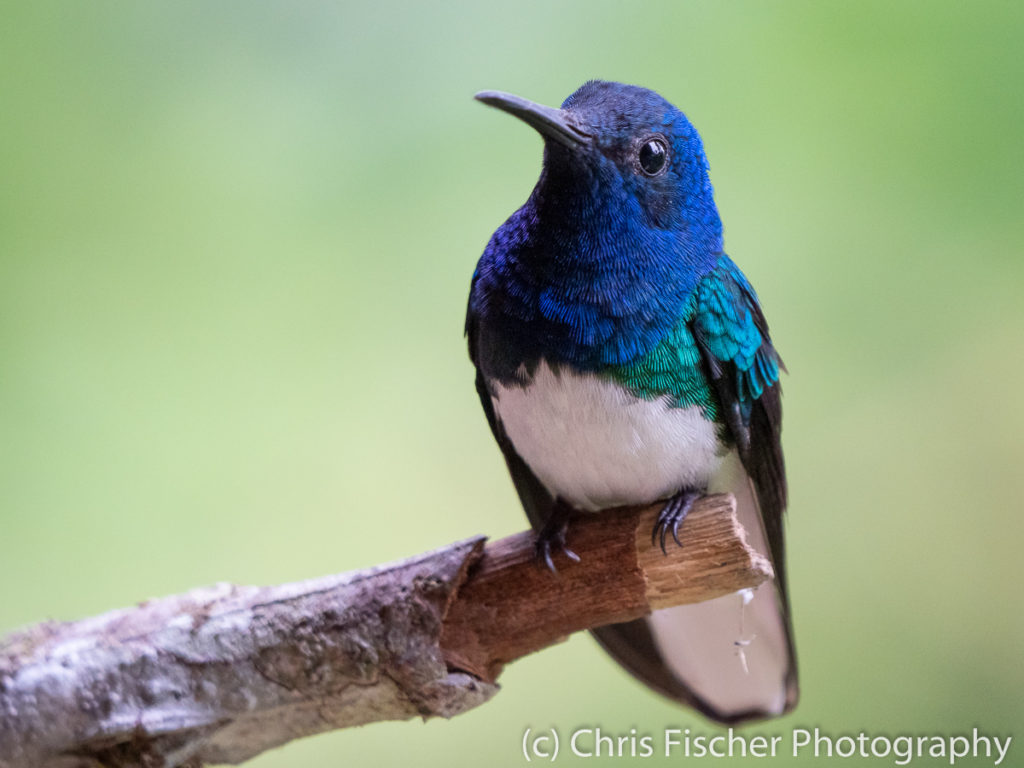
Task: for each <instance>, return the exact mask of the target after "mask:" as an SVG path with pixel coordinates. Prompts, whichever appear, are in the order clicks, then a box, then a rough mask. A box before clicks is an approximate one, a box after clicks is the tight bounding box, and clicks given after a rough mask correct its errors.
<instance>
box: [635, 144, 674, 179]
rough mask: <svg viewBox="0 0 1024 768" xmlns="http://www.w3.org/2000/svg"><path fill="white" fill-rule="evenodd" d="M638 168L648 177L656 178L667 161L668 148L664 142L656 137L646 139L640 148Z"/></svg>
mask: <svg viewBox="0 0 1024 768" xmlns="http://www.w3.org/2000/svg"><path fill="white" fill-rule="evenodd" d="M638 159H639V160H640V168H641V169H642V170H643V172H644V173H646V174H647V175H648V176H656V175H657V174H658V173H660V172H661V170H662V169H663V168H664V167H665V161H666V160H668V146H666V144H665V140H664V139H661V138H659V137H657V136H654V137H652V138H650V139H647V141H645V142H644V143H643V146H642V147H640V156H639V158H638Z"/></svg>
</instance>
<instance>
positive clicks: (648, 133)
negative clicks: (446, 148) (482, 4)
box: [476, 80, 721, 252]
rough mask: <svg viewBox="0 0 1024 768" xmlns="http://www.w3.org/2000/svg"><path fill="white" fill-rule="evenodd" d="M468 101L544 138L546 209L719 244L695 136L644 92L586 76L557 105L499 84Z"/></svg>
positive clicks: (692, 244) (675, 113) (598, 223)
mask: <svg viewBox="0 0 1024 768" xmlns="http://www.w3.org/2000/svg"><path fill="white" fill-rule="evenodd" d="M476 98H477V99H478V100H480V101H482V102H484V103H485V104H488V105H490V106H493V107H497V108H498V109H501V110H503V111H505V112H508V113H510V114H512V115H515V116H516V117H518V118H520V119H521V120H523V121H524V122H526V123H528V124H529V125H531V126H533V128H535V129H536V130H537V131H538V132H539V133H540V134H541V136H542V137H543V138H544V142H545V151H544V172H543V174H542V175H541V178H540V181H539V182H538V185H537V188H536V190H535V192H534V197H535V203H536V204H537V205H538V207H539V208H540V209H542V211H543V210H546V211H548V212H549V215H550V216H552V217H555V218H561V219H564V220H565V221H567V222H569V223H573V224H575V226H586V227H590V228H593V227H598V228H601V229H603V230H606V231H614V232H615V233H617V235H621V234H622V233H623V230H629V231H633V232H634V233H635V232H637V231H646V232H647V233H650V234H651V235H654V234H655V233H675V234H676V235H677V236H680V237H682V238H684V239H685V240H686V241H687V242H686V249H687V250H690V249H699V250H702V251H705V252H706V251H707V250H710V251H712V252H718V251H720V250H721V220H720V219H719V216H718V211H717V209H716V207H715V202H714V196H713V192H712V188H711V182H710V180H709V177H708V162H707V158H706V156H705V154H704V145H703V143H702V142H701V139H700V135H699V134H698V133H697V131H696V129H695V128H694V127H693V125H691V124H690V121H689V120H687V118H686V116H685V115H684V114H683V113H682V112H680V111H679V110H678V109H677V108H676V107H674V106H673V105H672V104H670V103H669V102H668V101H666V100H665V99H664V98H662V97H661V96H659V95H658V94H657V93H655V92H654V91H650V90H647V89H646V88H640V87H637V86H634V85H624V84H622V83H613V82H606V81H602V80H591V81H589V82H587V83H585V84H584V85H583V86H581V87H580V88H579V89H578V90H577V91H576V92H575V93H573V94H572V95H571V96H569V98H567V99H566V100H565V101H564V102H563V104H562V106H561V108H560V109H555V108H553V107H546V106H543V105H540V104H536V103H534V102H532V101H528V100H527V99H523V98H520V97H518V96H513V95H511V94H507V93H502V92H500V91H482V92H481V93H478V94H477V95H476ZM549 226H550V224H549Z"/></svg>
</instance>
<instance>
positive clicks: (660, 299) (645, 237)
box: [466, 80, 798, 723]
mask: <svg viewBox="0 0 1024 768" xmlns="http://www.w3.org/2000/svg"><path fill="white" fill-rule="evenodd" d="M476 98H477V99H479V100H480V101H482V102H484V103H485V104H489V105H490V106H493V107H497V108H498V109H501V110H503V111H505V112H508V113H510V114H512V115H515V116H516V117H518V118H519V119H521V120H523V121H524V122H526V123H527V124H529V125H530V126H532V127H533V128H535V129H536V130H537V131H538V132H539V133H540V134H541V136H542V137H543V139H544V164H543V170H542V172H541V175H540V179H539V180H538V182H537V185H536V186H535V187H534V189H533V192H532V193H531V195H530V197H529V199H528V200H527V201H526V203H525V204H524V205H523V206H522V207H521V208H519V210H517V211H516V212H515V213H513V214H512V215H511V216H510V217H509V219H508V220H507V221H506V222H505V223H504V224H502V225H501V226H500V227H499V228H498V230H497V231H496V232H495V233H494V235H493V236H492V237H491V239H490V242H489V243H488V244H487V247H486V249H485V250H484V253H483V256H482V257H481V258H480V261H479V263H478V265H477V268H476V272H475V273H474V275H473V281H472V287H471V289H470V297H469V308H468V312H467V318H466V333H467V335H468V338H469V349H470V357H471V358H472V360H473V363H474V364H475V365H476V369H477V378H476V387H477V391H478V393H479V395H480V400H481V402H482V403H483V408H484V411H485V412H486V415H487V420H488V422H489V423H490V426H491V429H492V431H493V433H494V436H495V438H496V439H497V441H498V444H499V445H500V446H501V450H502V452H503V453H504V455H505V460H506V462H507V464H508V468H509V471H510V472H511V474H512V478H513V481H514V483H515V486H516V489H517V491H518V493H519V497H520V499H521V501H522V504H523V506H524V507H525V510H526V514H527V515H528V517H529V518H530V521H531V523H532V524H533V526H534V528H535V529H537V531H538V539H537V550H538V556H539V557H540V558H541V559H542V560H544V561H545V562H547V564H548V565H549V567H552V568H554V564H553V560H552V553H553V552H554V553H555V554H557V553H558V551H559V550H562V551H564V552H565V554H566V555H568V556H569V557H570V558H575V555H574V554H573V553H572V552H571V551H570V550H568V549H567V547H566V539H565V536H566V529H567V525H568V520H569V516H570V515H571V514H573V513H575V512H577V511H591V512H593V511H598V510H601V509H606V508H609V507H614V506H621V505H634V504H647V503H651V502H654V501H657V500H662V499H664V500H667V503H666V505H665V507H664V510H663V511H662V513H661V515H660V517H659V519H658V523H657V527H656V528H655V530H654V532H653V536H655V537H656V538H660V541H661V545H662V547H663V548H664V546H665V542H666V536H668V535H670V536H671V537H672V538H674V539H675V540H676V542H677V543H678V542H679V541H680V540H679V525H680V523H681V522H682V521H683V519H684V518H685V516H686V513H687V511H688V510H689V509H690V506H691V505H692V503H693V502H694V500H695V499H697V498H698V497H699V496H700V495H702V494H704V493H707V492H731V493H733V494H734V495H735V496H736V499H737V502H738V509H739V516H740V520H741V522H742V523H743V525H744V527H745V528H746V529H747V531H748V533H749V535H750V537H751V542H752V543H753V544H754V546H755V547H757V548H758V549H760V550H761V551H762V552H763V553H764V554H766V555H767V556H769V557H770V558H771V560H772V561H773V564H774V566H775V569H776V574H777V577H776V580H775V581H774V583H769V584H766V585H763V586H762V587H761V588H759V589H758V590H756V591H755V592H754V593H753V595H752V596H751V594H750V593H749V591H748V592H746V593H737V594H734V595H728V596H725V597H720V598H717V599H715V600H710V601H707V602H704V603H700V604H697V605H691V606H684V607H680V608H672V609H667V610H661V611H656V612H655V613H654V614H652V615H651V616H649V617H648V618H646V619H641V620H637V621H632V622H628V623H625V624H616V625H611V626H607V627H603V628H600V629H597V630H595V632H594V634H595V635H596V637H597V639H598V641H599V642H600V643H601V645H602V646H604V648H605V649H606V650H607V651H608V652H609V653H611V655H612V656H614V657H615V658H616V659H617V660H618V661H619V663H621V664H622V665H623V666H624V667H625V668H626V669H628V670H629V671H630V672H632V673H633V674H634V675H635V676H636V677H638V678H639V679H641V680H642V681H644V682H645V683H647V684H648V685H649V686H650V687H652V688H654V689H655V690H657V691H659V692H661V693H662V694H664V695H666V696H669V697H671V698H673V699H675V700H677V701H679V702H681V703H683V704H686V705H689V706H692V707H694V708H696V709H697V710H699V711H700V712H702V713H704V714H705V715H706V716H708V717H710V718H713V719H715V720H718V721H721V722H726V723H734V722H739V721H743V720H749V719H754V718H765V717H773V716H776V715H780V714H783V713H784V712H786V711H788V710H790V709H791V708H792V707H793V706H794V705H795V703H796V700H797V696H798V688H797V673H796V662H795V656H794V650H793V641H792V632H791V625H790V619H789V604H788V599H787V596H786V585H785V580H784V552H783V530H782V516H783V510H784V508H785V506H786V478H785V468H784V466H783V457H782V447H781V444H780V440H779V434H780V426H781V423H780V422H781V405H780V388H779V370H780V368H781V367H782V362H781V360H780V359H779V356H778V354H777V353H776V351H775V349H774V348H773V347H772V343H771V340H770V338H769V336H768V325H767V323H766V322H765V319H764V315H763V314H762V312H761V307H760V305H759V304H758V300H757V296H756V294H755V293H754V289H753V288H751V286H750V284H749V283H748V282H747V280H746V278H745V277H744V276H743V273H742V272H740V270H739V268H738V267H737V266H736V265H735V264H734V263H733V262H732V260H731V259H730V258H729V257H728V256H727V255H725V253H724V252H723V250H722V222H721V219H720V218H719V215H718V210H717V208H716V206H715V201H714V196H713V193H712V188H711V182H710V180H709V177H708V161H707V158H706V157H705V153H704V147H703V144H702V142H701V139H700V136H699V135H698V134H697V131H696V130H695V129H694V127H693V126H692V125H691V124H690V122H689V120H688V119H687V118H686V116H685V115H684V114H683V113H682V112H680V111H679V110H678V109H677V108H676V107H674V106H672V104H670V103H669V102H667V101H666V100H665V99H663V98H662V97H661V96H659V95H658V94H657V93H654V92H653V91H650V90H647V89H645V88H639V87H636V86H632V85H623V84H621V83H613V82H604V81H599V80H592V81H590V82H588V83H585V84H584V85H583V86H582V87H580V88H579V89H578V90H577V91H576V92H575V93H573V94H572V95H571V96H569V98H568V99H566V100H565V102H564V103H563V104H562V107H561V108H560V109H555V108H552V107H546V106H542V105H540V104H535V103H533V102H531V101H528V100H526V99H523V98H520V97H518V96H513V95H511V94H507V93H501V92H497V91H483V92H481V93H478V94H477V95H476ZM682 546H685V541H683V542H682ZM564 567H571V563H566V565H565V566H564Z"/></svg>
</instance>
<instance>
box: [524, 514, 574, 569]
mask: <svg viewBox="0 0 1024 768" xmlns="http://www.w3.org/2000/svg"><path fill="white" fill-rule="evenodd" d="M572 512H573V510H572V507H570V506H569V505H568V504H566V503H565V502H563V501H561V500H559V501H558V503H557V504H556V506H555V508H554V510H553V511H552V514H551V517H550V518H548V520H547V522H546V523H544V527H543V528H541V530H540V532H539V533H538V534H537V543H536V545H535V546H536V552H537V559H538V560H540V561H541V562H543V563H544V564H545V565H546V566H547V567H548V570H549V571H551V572H552V573H558V569H557V568H555V562H554V560H552V558H551V553H552V552H553V551H555V552H558V551H560V552H562V553H563V554H564V555H565V556H566V557H568V558H569V559H570V560H572V561H573V562H574V563H578V562H579V561H580V556H579V555H577V554H576V553H575V552H573V551H572V550H571V549H569V547H568V546H566V543H565V537H566V534H567V533H568V531H569V518H570V517H571V516H572Z"/></svg>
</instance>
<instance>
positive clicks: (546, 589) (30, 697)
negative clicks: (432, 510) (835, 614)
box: [0, 496, 772, 768]
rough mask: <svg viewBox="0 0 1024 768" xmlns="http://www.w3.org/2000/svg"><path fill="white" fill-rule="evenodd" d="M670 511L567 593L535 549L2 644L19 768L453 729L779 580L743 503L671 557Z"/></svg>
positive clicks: (631, 530)
mask: <svg viewBox="0 0 1024 768" xmlns="http://www.w3.org/2000/svg"><path fill="white" fill-rule="evenodd" d="M658 510H659V507H657V506H654V507H649V508H647V509H641V510H636V509H622V510H611V511H608V512H602V513H601V514H600V515H590V516H585V517H580V518H579V519H577V520H575V521H573V524H572V527H571V529H570V534H569V543H570V545H571V547H572V548H573V550H574V551H575V552H577V553H578V554H579V555H580V557H581V562H579V563H573V562H571V561H569V560H568V559H567V558H565V557H563V556H558V557H556V564H557V566H558V568H559V571H558V573H557V574H552V573H551V572H550V571H548V570H547V569H546V568H544V567H542V566H540V565H539V564H538V562H537V561H536V559H535V557H534V550H533V534H532V533H529V532H526V533H521V534H517V535H515V536H511V537H509V538H507V539H502V540H501V541H496V542H493V543H492V544H490V545H488V546H487V547H486V548H485V547H484V539H483V537H478V538H474V539H469V540H467V541H463V542H459V543H456V544H452V545H450V546H448V547H444V548H443V549H439V550H436V551H434V552H429V553H426V554H423V555H420V556H418V557H414V558H410V559H408V560H404V561H402V562H399V563H395V564H392V565H385V566H379V567H376V568H371V569H368V570H364V571H357V572H353V573H347V574H341V575H337V576H328V577H325V578H322V579H314V580H310V581H304V582H298V583H295V584H286V585H281V586H274V587H238V586H232V585H228V584H223V585H217V586H214V587H208V588H203V589H197V590H193V591H191V592H188V593H186V594H183V595H177V596H173V597H166V598H162V599H159V600H151V601H148V602H145V603H142V604H140V605H139V606H137V607H135V608H127V609H123V610H119V611H113V612H111V613H107V614H105V615H103V616H98V617H96V618H91V619H85V620H82V621H77V622H72V623H45V624H40V625H37V626H34V627H31V628H29V629H27V630H24V631H22V632H19V633H16V634H14V635H11V636H9V637H7V638H6V639H4V640H2V641H0V768H23V767H26V768H27V766H40V765H42V766H52V767H56V766H60V768H78V767H80V766H81V767H84V766H90V767H92V768H95V766H97V765H111V766H128V765H137V766H177V765H188V766H200V765H203V764H207V763H240V762H242V761H244V760H247V759H249V758H251V757H253V756H255V755H257V754H259V753H260V752H263V751H265V750H267V749H270V748H271V747H275V746H278V745H280V744H283V743H285V742H287V741H290V740H292V739H295V738H299V737H300V736H307V735H310V734H314V733H318V732H321V731H326V730H333V729H336V728H346V727H350V726H354V725H361V724H363V723H368V722H373V721H377V720H397V719H407V718H410V717H414V716H417V715H419V716H421V717H424V718H426V717H431V716H436V715H440V716H442V717H452V716H454V715H457V714H459V713H461V712H464V711H466V710H468V709H471V708H472V707H475V706H477V705H479V704H482V703H483V702H485V701H487V700H488V699H489V698H490V697H491V696H493V695H494V693H495V692H496V691H497V685H496V684H495V679H496V678H497V676H498V674H499V673H500V672H501V669H502V666H503V665H504V664H506V663H508V662H510V661H513V660H515V659H517V658H519V657H521V656H524V655H526V654H528V653H532V652H533V651H537V650H540V649H541V648H544V647H547V646H549V645H551V644H553V643H556V642H559V641H560V640H563V639H564V638H565V637H567V636H568V635H569V634H571V633H573V632H577V631H579V630H582V629H589V628H593V627H597V626H602V625H604V624H609V623H613V622H620V621H627V620H630V619H635V618H638V617H640V616H643V615H646V614H647V613H650V611H651V610H653V609H657V608H663V607H668V606H672V605H681V604H685V603H693V602H699V601H702V600H708V599H710V598H713V597H718V596H720V595H724V594H728V593H730V592H735V591H736V590H739V589H744V588H748V587H754V586H756V585H758V584H760V583H761V582H763V581H765V580H766V579H769V578H771V577H772V570H771V565H770V563H769V562H768V561H767V559H765V558H764V557H762V556H761V555H760V554H758V553H757V552H756V551H754V550H753V549H752V548H751V547H749V546H748V545H747V543H746V538H745V534H744V531H743V529H742V527H741V526H740V525H739V523H738V522H737V519H736V509H735V501H734V500H733V498H732V497H731V496H711V497H706V498H704V499H701V500H700V501H698V502H697V504H696V505H695V506H694V508H693V510H692V511H691V512H690V514H689V516H688V517H687V519H686V521H685V523H684V525H683V527H682V529H681V530H680V538H681V539H682V540H683V542H684V544H685V546H684V547H682V548H679V547H676V546H675V544H674V543H671V544H670V545H669V546H668V554H667V555H663V554H662V552H661V550H660V548H658V547H656V546H652V544H651V530H652V528H653V526H654V521H655V519H656V516H657V513H658Z"/></svg>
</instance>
